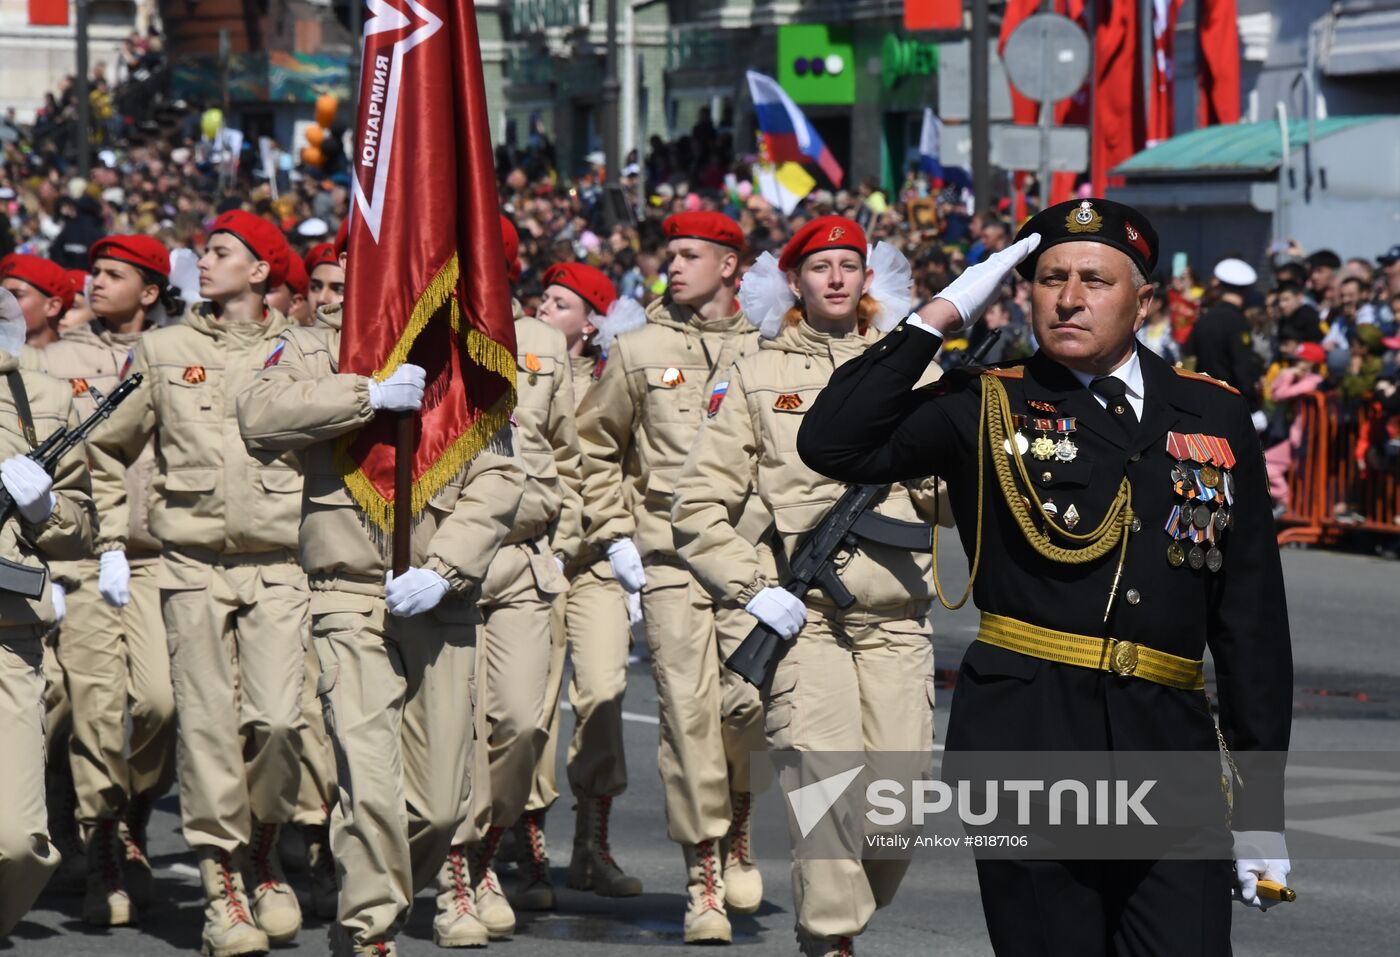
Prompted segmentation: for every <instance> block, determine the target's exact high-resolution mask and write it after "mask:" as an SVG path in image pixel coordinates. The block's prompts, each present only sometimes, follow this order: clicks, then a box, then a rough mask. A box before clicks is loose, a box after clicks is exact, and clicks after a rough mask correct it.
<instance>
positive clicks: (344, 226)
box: [335, 214, 350, 259]
mask: <svg viewBox="0 0 1400 957" xmlns="http://www.w3.org/2000/svg"><path fill="white" fill-rule="evenodd" d="M349 251H350V216H349V215H348V214H347V215H346V217H345V218H344V219H342V220H341V221H340V228H339V229H337V230H336V231H335V257H336V258H337V259H339V258H340V257H341V256H343V255H345V254H346V253H348V252H349Z"/></svg>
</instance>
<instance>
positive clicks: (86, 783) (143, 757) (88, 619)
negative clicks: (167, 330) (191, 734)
mask: <svg viewBox="0 0 1400 957" xmlns="http://www.w3.org/2000/svg"><path fill="white" fill-rule="evenodd" d="M140 337H141V333H127V334H117V333H113V332H111V331H110V330H108V329H107V327H106V326H104V325H103V324H102V323H101V322H93V323H92V324H91V325H89V326H86V327H84V328H81V329H75V330H73V331H72V332H69V333H68V334H67V335H65V336H64V337H63V338H62V339H60V340H59V341H58V342H55V343H53V344H52V345H50V346H49V347H48V348H47V349H45V350H43V351H42V352H41V353H39V356H40V361H41V362H42V364H43V366H44V369H45V371H46V372H48V373H49V374H50V375H52V376H54V377H55V378H59V379H65V380H67V381H68V382H69V383H70V384H71V386H72V390H73V405H74V407H75V408H76V409H77V411H78V415H79V417H80V418H86V417H88V416H90V415H92V413H93V412H94V411H95V410H96V408H97V401H96V399H94V397H93V394H92V392H91V391H90V390H91V389H93V388H96V389H99V390H100V391H101V392H102V393H103V394H106V393H108V392H110V391H111V389H112V388H113V387H114V386H115V385H117V384H118V383H119V382H120V381H121V378H122V376H123V374H124V373H125V372H127V371H128V370H129V369H130V368H131V366H132V364H133V363H134V360H135V350H136V343H137V342H138V341H140ZM155 474H156V459H155V449H154V445H153V443H152V444H148V445H147V446H146V447H145V448H144V449H143V450H142V451H141V454H140V456H139V457H138V458H137V460H136V462H135V463H134V464H133V465H132V466H131V468H129V469H127V473H126V494H127V501H128V502H129V503H130V507H129V509H128V511H129V514H130V524H129V525H128V528H127V539H126V541H127V550H126V551H127V561H128V563H129V564H130V566H131V585H130V590H131V600H130V601H129V602H128V603H127V604H126V605H124V606H123V607H121V608H116V607H114V606H112V605H110V604H108V603H107V602H106V601H105V600H104V599H103V597H102V595H101V594H100V593H99V592H98V589H97V586H98V576H99V567H98V562H97V560H96V558H91V557H90V558H86V559H84V560H83V561H80V562H72V563H64V564H62V565H56V566H54V569H53V573H54V576H55V578H56V579H57V580H58V581H59V582H60V583H62V584H63V586H64V588H65V589H66V591H67V614H66V616H65V618H64V620H63V625H62V634H61V637H60V640H59V645H58V658H59V661H60V663H61V664H62V665H63V669H64V672H65V673H66V679H65V683H66V685H67V689H68V695H69V698H70V700H71V702H72V709H73V713H74V725H73V737H72V743H71V745H70V748H71V763H72V768H73V782H74V786H75V787H76V790H77V797H78V818H79V820H80V821H81V822H82V823H83V824H85V825H91V824H94V823H96V822H97V821H98V820H101V819H108V820H110V819H115V818H119V817H120V816H121V815H122V813H123V811H124V810H125V807H126V803H127V801H129V800H130V799H131V798H133V797H135V796H137V795H141V794H145V795H147V796H148V797H149V798H151V799H154V798H156V797H159V796H160V795H161V794H164V793H165V791H166V790H168V789H169V787H170V785H171V783H172V782H173V781H174V779H175V693H174V691H173V689H172V688H171V683H170V653H169V651H168V650H167V649H166V641H165V622H164V621H163V620H162V618H161V612H160V590H159V589H158V588H157V587H156V573H157V570H158V568H159V564H160V542H159V541H157V540H156V538H155V537H154V536H153V535H151V533H150V531H149V529H148V527H147V518H148V512H149V504H150V503H149V495H150V490H151V487H152V484H153V481H154V479H155ZM128 704H129V706H130V715H131V737H130V743H129V749H130V751H129V753H128V741H127V733H126V721H127V713H128Z"/></svg>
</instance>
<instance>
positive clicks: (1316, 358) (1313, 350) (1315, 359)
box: [1293, 342, 1327, 365]
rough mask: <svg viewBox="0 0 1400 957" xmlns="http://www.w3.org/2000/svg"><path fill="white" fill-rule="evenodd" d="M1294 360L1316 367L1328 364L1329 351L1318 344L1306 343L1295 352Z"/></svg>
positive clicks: (1301, 344)
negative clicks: (1300, 360)
mask: <svg viewBox="0 0 1400 957" xmlns="http://www.w3.org/2000/svg"><path fill="white" fill-rule="evenodd" d="M1293 358H1295V359H1302V360H1303V361H1304V362H1311V363H1313V364H1315V365H1323V364H1324V363H1326V362H1327V350H1326V349H1324V348H1322V346H1320V345H1318V344H1317V343H1316V342H1304V343H1300V344H1299V346H1298V348H1296V349H1294V350H1293Z"/></svg>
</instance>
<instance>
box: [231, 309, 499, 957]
mask: <svg viewBox="0 0 1400 957" xmlns="http://www.w3.org/2000/svg"><path fill="white" fill-rule="evenodd" d="M320 319H321V320H322V322H324V323H326V324H327V325H329V326H330V327H331V329H332V330H333V331H332V333H331V334H329V335H327V334H325V333H323V332H322V331H321V330H318V329H309V328H293V329H289V330H287V332H286V333H285V335H284V341H285V342H286V346H285V349H284V351H283V353H282V355H281V358H280V361H279V362H278V363H277V364H276V365H273V366H271V367H270V368H268V369H267V370H266V371H265V372H264V373H263V374H262V375H261V376H259V378H258V380H257V381H256V382H255V383H254V384H253V385H252V387H250V388H249V389H248V390H247V391H246V392H245V393H244V394H243V396H242V397H241V398H240V401H239V418H240V422H241V425H242V429H243V436H244V439H245V440H246V441H247V443H248V445H249V446H250V447H251V448H254V449H257V450H259V451H260V452H263V453H267V454H273V453H278V452H283V451H287V450H297V453H298V455H299V456H300V458H301V460H302V464H303V471H304V474H305V476H306V493H305V502H304V505H303V508H302V514H301V533H300V549H301V562H302V566H303V567H304V568H305V569H306V570H307V572H308V574H309V576H310V583H311V590H312V602H311V610H312V623H313V626H312V627H313V635H314V641H315V646H316V653H317V656H318V658H319V659H320V664H321V681H320V686H319V689H318V690H319V691H320V695H321V701H322V704H323V706H324V708H325V715H326V725H327V727H328V729H329V730H330V732H331V736H332V738H333V739H334V741H335V744H336V753H337V757H338V758H339V759H340V761H339V765H338V768H337V773H338V777H339V784H340V789H339V796H338V799H337V802H336V806H335V808H334V810H333V811H332V815H331V845H332V848H333V850H334V852H335V859H336V862H337V865H338V867H339V872H340V874H341V890H340V910H339V914H338V916H337V922H338V923H339V925H340V927H341V928H342V929H343V931H344V932H345V933H346V934H348V935H349V936H350V937H351V938H352V939H353V940H354V942H355V943H357V944H360V945H367V944H372V943H377V942H380V941H385V940H388V939H391V938H392V937H393V936H394V934H395V933H397V931H398V929H399V928H400V927H401V926H402V924H403V921H404V920H405V919H406V918H407V915H408V907H409V902H410V901H411V900H412V898H413V894H414V892H415V891H416V890H418V889H420V888H422V887H425V886H427V884H428V883H429V882H430V881H431V880H432V879H433V877H434V875H435V874H436V871H437V869H438V866H439V865H440V864H441V862H442V860H443V858H444V857H445V856H446V854H447V850H448V848H449V846H450V845H451V842H452V837H453V834H454V833H455V832H456V831H457V829H458V827H459V826H460V825H461V823H462V821H463V819H464V817H465V814H466V811H467V793H468V783H469V779H470V768H471V761H472V752H473V748H472V736H473V717H472V714H473V706H472V701H471V690H472V686H473V672H474V658H475V649H476V642H477V635H478V632H479V630H480V628H481V623H482V619H481V613H480V611H479V610H478V609H477V607H476V599H477V597H478V594H479V588H480V584H481V582H482V580H483V579H484V578H485V576H486V571H487V567H488V566H489V564H490V562H491V559H492V557H493V556H494V555H495V553H496V550H497V548H498V547H499V545H500V543H501V542H502V541H504V540H505V538H506V535H507V533H508V532H509V530H510V529H511V528H512V527H513V523H514V520H515V514H516V508H517V506H518V504H519V502H520V497H521V490H522V486H523V485H524V484H525V476H524V473H523V471H522V470H521V468H520V466H519V464H518V461H517V459H516V457H515V456H514V455H513V454H511V451H510V449H509V447H508V446H509V442H508V440H506V439H504V437H500V438H498V439H497V440H496V441H495V442H493V443H492V446H491V447H488V448H487V449H486V450H485V451H483V452H481V453H480V454H478V455H477V456H476V458H475V459H473V460H472V463H471V465H470V466H469V467H468V469H467V471H466V474H465V475H464V476H463V477H461V478H459V479H457V480H455V481H453V482H451V483H449V484H448V485H447V486H446V487H444V488H443V489H442V490H441V491H440V492H439V493H438V494H437V495H435V496H434V497H433V498H432V500H431V501H429V503H428V506H427V508H426V509H424V510H423V512H422V513H421V514H420V516H419V517H418V520H417V522H416V524H415V525H414V530H413V541H412V562H413V564H414V565H417V566H421V567H425V568H429V569H432V570H433V571H435V572H437V573H438V574H440V575H442V576H443V577H444V578H445V579H446V580H447V582H448V585H449V587H450V589H451V591H450V593H449V595H448V597H447V598H446V599H445V600H444V601H443V602H442V604H440V605H439V606H438V607H437V608H435V609H434V610H433V611H431V612H428V613H425V614H422V615H417V616H414V617H412V618H396V617H393V616H391V615H389V614H388V612H387V610H386V608H385V604H384V577H385V573H386V570H387V569H388V565H389V562H388V555H387V550H388V547H389V543H388V542H387V541H384V540H382V539H380V538H379V537H377V536H373V535H371V534H369V533H368V532H367V531H366V529H365V526H364V523H363V516H362V514H361V513H360V512H359V510H358V509H357V508H356V507H355V505H354V501H353V499H352V498H351V497H350V494H349V492H348V491H347V490H346V488H345V484H344V482H343V481H342V479H341V478H340V475H339V472H338V471H337V470H336V467H335V465H334V463H333V461H332V456H333V452H334V449H335V445H336V441H335V440H336V439H338V438H339V437H340V436H342V435H345V434H346V433H349V432H351V431H353V430H355V429H357V428H359V427H360V426H362V425H364V424H365V423H367V422H368V421H370V419H371V418H372V417H373V415H374V411H373V410H372V409H371V407H370V404H369V385H368V380H367V379H366V378H365V377H363V376H356V375H339V374H337V373H336V369H337V368H338V365H339V355H340V333H339V325H340V324H339V311H338V310H326V309H323V310H321V313H320Z"/></svg>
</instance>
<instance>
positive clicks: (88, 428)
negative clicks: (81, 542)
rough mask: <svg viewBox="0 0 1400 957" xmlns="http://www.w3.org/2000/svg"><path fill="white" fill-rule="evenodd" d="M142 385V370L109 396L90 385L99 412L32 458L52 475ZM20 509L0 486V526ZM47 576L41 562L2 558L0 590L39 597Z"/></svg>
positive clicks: (59, 433) (45, 444) (44, 445)
mask: <svg viewBox="0 0 1400 957" xmlns="http://www.w3.org/2000/svg"><path fill="white" fill-rule="evenodd" d="M140 384H141V373H139V372H133V373H132V374H131V375H130V376H129V377H127V378H126V379H124V380H122V382H121V383H120V384H119V385H118V386H117V387H116V388H115V389H113V390H112V392H111V394H109V395H107V396H106V397H104V396H103V395H102V393H101V392H98V391H97V390H96V389H94V388H92V387H91V386H89V387H88V392H89V393H90V394H91V395H92V397H93V398H94V399H96V400H97V411H95V412H93V413H92V415H90V416H88V417H87V418H86V419H84V420H83V421H82V422H81V423H79V425H78V426H77V427H76V428H74V429H68V428H61V429H59V430H58V431H56V432H54V433H53V434H52V435H50V436H49V437H48V438H46V439H44V441H43V442H41V443H40V444H39V445H38V447H37V448H35V449H34V450H33V451H31V452H30V453H29V457H30V458H31V459H33V460H34V461H36V462H38V463H39V464H40V465H42V466H43V467H44V471H45V472H48V473H49V474H50V475H53V474H54V470H55V469H56V468H58V463H59V462H61V461H62V460H63V457H64V456H65V455H67V454H68V453H69V452H71V451H72V450H73V449H74V448H75V447H77V446H78V445H80V444H81V443H82V442H83V441H85V440H86V439H87V437H88V436H89V435H91V434H92V430H93V429H95V428H97V427H98V426H99V425H101V424H102V423H103V422H104V421H105V420H106V419H107V418H108V417H109V416H111V414H112V413H113V412H114V411H115V410H116V408H117V406H119V405H121V404H122V402H123V401H125V400H126V397H127V396H129V395H131V393H132V392H134V391H135V390H136V387H137V386H138V385H140ZM17 510H18V507H17V506H16V505H15V501H14V499H12V498H11V497H10V493H9V491H7V490H6V489H5V488H4V486H0V526H3V525H4V524H5V523H6V522H8V521H9V520H10V516H12V515H14V514H15V512H16V511H17ZM48 577H49V573H48V569H46V568H44V567H43V566H42V565H41V566H39V567H38V568H34V567H32V566H29V565H21V564H19V563H18V562H12V561H10V560H9V559H7V558H0V591H7V592H13V593H15V594H17V595H23V596H24V597H25V598H38V597H39V596H40V595H42V594H43V593H44V583H45V582H46V581H47V580H48Z"/></svg>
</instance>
